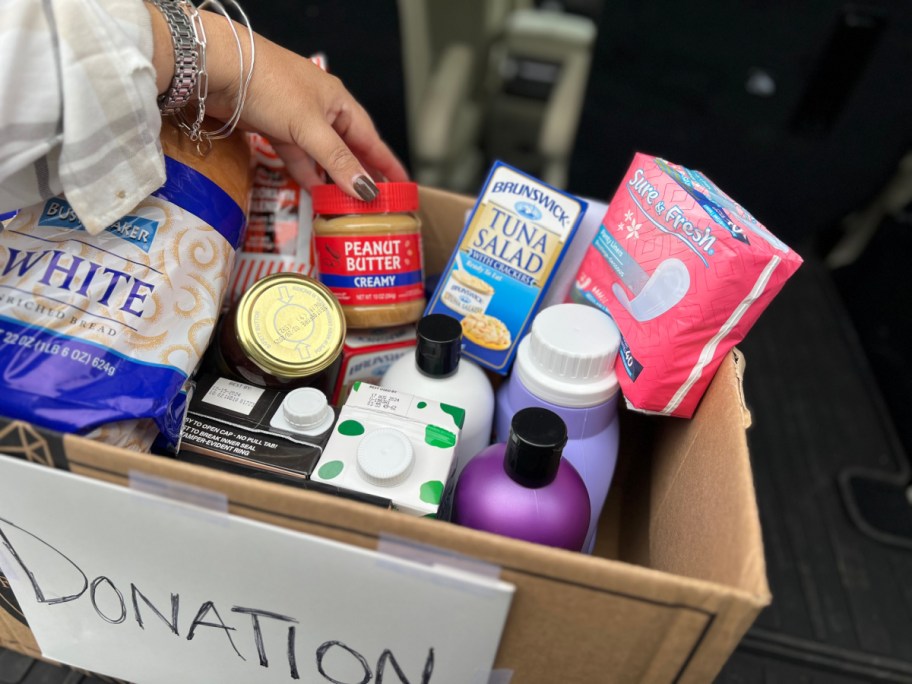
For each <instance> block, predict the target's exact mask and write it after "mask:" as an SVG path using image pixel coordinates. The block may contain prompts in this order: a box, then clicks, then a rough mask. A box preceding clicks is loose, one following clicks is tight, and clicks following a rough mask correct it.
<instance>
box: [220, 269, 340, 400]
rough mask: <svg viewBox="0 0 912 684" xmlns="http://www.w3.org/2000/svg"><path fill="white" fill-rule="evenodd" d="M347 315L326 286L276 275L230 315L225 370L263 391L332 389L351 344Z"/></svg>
mask: <svg viewBox="0 0 912 684" xmlns="http://www.w3.org/2000/svg"><path fill="white" fill-rule="evenodd" d="M345 330H346V325H345V316H344V314H343V313H342V309H341V307H340V306H339V303H338V301H337V300H336V298H335V297H334V296H333V294H332V293H331V292H330V291H329V290H328V289H327V288H326V287H324V286H323V285H322V284H321V283H319V282H317V281H316V280H314V279H312V278H308V277H307V276H304V275H300V274H298V273H275V274H273V275H270V276H267V277H265V278H263V279H261V280H258V281H257V282H256V283H254V284H253V285H252V286H251V287H250V288H249V289H248V290H247V291H246V292H245V293H244V295H243V296H242V297H241V298H240V299H239V300H238V301H237V302H236V303H235V304H234V305H233V306H232V307H231V309H229V310H228V312H227V313H226V314H225V316H224V318H223V320H222V323H221V327H220V329H219V334H218V338H217V354H216V361H217V364H218V366H219V370H220V371H221V372H222V373H225V374H227V375H228V376H230V377H235V378H237V379H239V380H243V381H244V382H248V383H250V384H253V385H258V386H260V387H269V388H275V387H279V388H285V389H291V388H294V387H305V386H308V387H316V388H317V389H320V390H321V391H323V392H324V393H328V392H329V391H330V390H331V383H332V381H333V379H334V378H333V375H334V373H335V372H336V371H337V370H338V365H339V363H340V360H341V352H342V344H343V342H344V340H345Z"/></svg>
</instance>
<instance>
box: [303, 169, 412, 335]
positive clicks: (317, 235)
mask: <svg viewBox="0 0 912 684" xmlns="http://www.w3.org/2000/svg"><path fill="white" fill-rule="evenodd" d="M377 187H378V189H379V190H380V194H379V196H378V197H377V198H376V199H374V200H373V201H371V202H362V201H360V200H356V199H354V198H352V197H349V196H348V195H346V194H345V193H344V192H342V190H340V189H339V188H338V187H337V186H335V185H318V186H316V187H314V188H313V190H312V191H311V194H312V198H313V209H314V214H315V218H314V223H313V230H314V243H315V251H316V255H317V268H318V269H319V272H320V280H321V282H322V283H323V284H324V285H326V286H327V287H328V288H329V289H330V290H331V291H332V293H333V294H334V295H335V296H336V298H337V299H338V300H339V304H340V305H341V306H342V311H343V312H344V313H345V319H346V321H347V323H348V326H349V327H351V328H384V327H389V326H394V325H402V324H404V323H413V322H414V321H417V320H418V319H419V318H420V317H421V314H422V313H423V312H424V307H425V304H426V301H425V297H424V260H423V255H422V247H421V221H420V220H419V218H418V216H417V214H416V213H415V212H417V210H418V186H417V185H416V184H415V183H378V184H377Z"/></svg>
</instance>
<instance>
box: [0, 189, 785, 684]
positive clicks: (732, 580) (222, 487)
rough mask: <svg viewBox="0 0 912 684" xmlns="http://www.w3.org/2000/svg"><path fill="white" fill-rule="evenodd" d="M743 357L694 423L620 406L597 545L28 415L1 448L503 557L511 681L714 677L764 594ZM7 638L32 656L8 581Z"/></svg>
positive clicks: (437, 194) (441, 205)
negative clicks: (256, 471) (590, 550)
mask: <svg viewBox="0 0 912 684" xmlns="http://www.w3.org/2000/svg"><path fill="white" fill-rule="evenodd" d="M422 204H423V210H422V213H423V220H424V231H425V232H424V234H425V246H426V255H427V258H426V267H427V272H428V273H431V274H433V273H436V272H439V271H441V270H442V268H443V266H444V264H445V263H446V260H447V258H448V256H449V250H450V249H451V246H452V240H453V239H455V236H456V235H457V234H458V233H459V231H460V229H461V228H462V220H463V217H464V215H465V210H466V209H467V208H468V207H469V206H470V204H471V202H470V200H469V199H468V198H465V197H461V196H458V195H453V194H450V193H446V192H442V191H437V190H432V189H424V190H423V191H422ZM743 368H744V362H743V359H742V358H741V356H740V355H739V354H738V353H737V352H732V353H730V354H729V355H728V356H727V357H726V359H725V361H724V362H723V364H722V366H721V368H720V369H719V371H718V373H717V375H716V377H715V379H714V380H713V382H712V384H711V385H710V387H709V389H708V391H707V393H706V395H705V396H704V398H703V401H702V403H701V405H700V407H699V409H698V410H697V413H696V415H695V417H694V418H693V419H692V420H683V419H674V418H657V417H650V416H643V415H639V414H634V413H632V412H624V413H623V414H622V417H621V435H622V437H621V457H620V461H619V465H618V470H617V474H616V477H615V485H614V486H613V488H612V491H611V494H610V496H609V501H608V504H607V506H606V508H605V513H604V515H603V518H602V521H601V526H600V531H599V537H598V544H597V548H596V555H595V556H592V557H590V556H586V555H583V554H579V553H571V552H568V551H563V550H558V549H551V548H547V547H543V546H539V545H535V544H530V543H527V542H522V541H517V540H512V539H507V538H504V537H499V536H496V535H492V534H488V533H485V532H479V531H475V530H470V529H465V528H460V527H457V526H455V525H451V524H448V523H444V522H440V521H436V520H428V519H424V518H415V517H412V516H408V515H404V514H401V513H396V512H393V511H386V510H380V509H377V508H375V507H371V506H366V505H363V504H360V503H357V502H352V501H347V500H343V499H337V498H333V497H328V496H326V495H322V494H318V493H314V492H309V491H303V490H299V489H295V488H293V487H290V486H285V485H279V484H274V483H269V482H261V481H255V480H251V479H247V478H243V477H241V476H238V475H233V474H229V473H223V472H219V471H216V470H210V469H206V468H203V467H200V466H194V465H190V464H185V463H179V462H176V461H172V460H169V459H166V458H160V457H154V456H148V455H144V454H138V453H133V452H127V451H123V450H119V449H116V448H112V447H108V446H106V445H102V444H98V443H95V442H91V441H88V440H86V439H82V438H79V437H74V436H70V435H67V436H62V435H57V434H52V433H49V432H46V431H43V430H38V429H36V428H35V427H33V426H30V425H27V424H23V423H6V424H4V425H2V426H0V452H2V453H5V454H8V455H9V456H11V457H13V458H24V459H28V460H30V461H34V462H37V463H43V464H45V465H47V466H49V467H55V468H61V469H67V470H70V471H72V473H74V474H79V475H83V476H88V477H91V478H96V479H100V480H104V481H107V482H111V483H115V484H118V485H123V486H127V485H128V484H129V478H130V476H131V474H135V473H137V472H138V473H144V474H149V475H153V476H157V477H160V478H166V479H170V480H176V481H179V482H183V483H188V484H191V485H195V486H197V487H202V488H206V489H210V490H215V491H218V492H222V493H224V495H225V496H226V497H227V499H228V504H229V510H230V512H231V513H234V514H237V515H240V516H245V517H249V518H252V519H255V520H258V521H262V522H266V523H271V524H274V525H278V526H282V527H286V528H290V529H294V530H299V531H302V532H306V533H309V534H315V535H320V536H322V537H325V538H329V539H333V540H336V541H339V542H342V543H344V544H350V545H354V546H358V547H363V548H370V549H373V548H376V547H377V545H378V542H379V540H380V538H381V536H386V535H394V536H397V537H402V538H406V539H409V540H413V541H415V542H417V543H423V544H428V545H430V546H434V547H438V548H443V549H447V550H451V551H454V552H457V553H461V554H465V555H467V556H471V557H475V558H478V559H481V560H483V561H486V562H489V563H492V564H495V565H498V566H500V568H501V578H502V579H503V580H505V581H507V582H511V583H513V584H515V586H516V594H515V597H514V599H513V603H512V607H511V610H510V614H509V618H508V620H507V624H506V628H505V630H504V633H503V636H502V639H501V642H500V648H499V651H498V655H497V659H496V664H495V667H497V668H504V669H508V670H512V671H513V678H512V680H511V681H513V682H515V683H517V684H535V683H538V682H541V683H543V684H555V683H558V682H560V683H563V682H567V683H576V682H580V683H582V682H649V683H650V684H661V683H662V682H681V683H682V684H687V683H694V682H711V681H712V680H713V678H714V677H715V675H716V674H717V673H718V671H719V670H720V668H721V667H722V665H723V664H724V663H725V661H726V659H727V658H728V656H729V655H730V654H731V652H732V651H733V650H734V648H735V646H736V645H737V644H738V641H739V640H740V638H741V637H742V635H743V634H744V633H745V631H746V630H747V629H748V627H749V626H750V625H751V623H752V622H753V621H754V618H755V617H756V616H757V614H758V613H759V612H760V610H761V609H762V608H763V607H764V606H766V605H767V604H768V603H769V601H770V593H769V588H768V585H767V580H766V572H765V564H764V556H763V546H762V540H761V534H760V524H759V517H758V512H757V505H756V500H755V495H754V487H753V480H752V475H751V470H750V462H749V458H748V451H747V441H746V435H745V430H746V428H747V427H748V426H749V424H750V417H749V414H748V412H747V411H746V410H745V408H744V403H743V397H742V392H741V374H742V371H743ZM123 514H124V515H129V511H124V512H123ZM365 580H366V581H369V577H366V578H365ZM0 646H3V647H6V648H11V649H14V650H17V651H20V652H22V653H26V654H28V655H31V656H34V657H40V651H39V648H38V645H37V643H36V641H35V639H34V637H33V635H32V633H31V632H30V630H29V629H28V626H27V625H26V624H25V622H24V619H23V618H22V617H21V615H20V614H18V611H17V610H16V606H15V598H14V597H13V596H12V595H11V593H10V592H9V591H8V590H6V589H5V588H4V585H3V583H2V581H0ZM441 681H442V680H441ZM447 684H448V683H447ZM453 684H463V683H453Z"/></svg>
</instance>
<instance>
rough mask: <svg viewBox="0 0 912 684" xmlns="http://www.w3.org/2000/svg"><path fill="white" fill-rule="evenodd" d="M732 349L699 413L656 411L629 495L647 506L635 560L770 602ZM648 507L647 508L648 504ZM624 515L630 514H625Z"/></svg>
mask: <svg viewBox="0 0 912 684" xmlns="http://www.w3.org/2000/svg"><path fill="white" fill-rule="evenodd" d="M738 356H740V355H739V354H737V353H735V352H732V353H730V354H729V355H728V356H727V357H726V358H725V360H724V361H723V363H722V365H721V366H720V368H719V371H718V372H717V373H716V377H715V378H714V379H713V382H712V383H711V384H710V386H709V389H708V390H707V392H706V395H705V396H704V397H703V401H702V402H701V404H700V407H699V409H698V410H697V413H696V414H695V416H694V417H693V418H692V419H689V420H688V419H681V418H649V419H645V418H642V417H638V418H639V419H640V420H650V421H652V423H651V425H652V426H653V429H655V430H656V431H657V434H656V435H655V440H654V444H653V447H654V449H653V452H652V454H651V468H650V469H649V471H650V472H649V473H648V474H644V475H643V477H642V478H641V479H640V480H635V481H634V482H633V483H631V485H632V486H631V489H630V491H629V492H628V493H627V497H628V498H633V499H634V500H636V501H637V502H638V504H637V505H638V507H639V508H641V509H642V508H646V509H648V513H647V514H646V515H642V514H639V515H636V516H635V519H637V520H640V521H644V520H645V521H648V525H643V526H636V527H635V533H636V535H637V538H636V539H635V540H633V541H631V540H630V539H629V536H630V534H633V533H634V531H633V530H631V531H630V532H628V533H627V534H628V543H627V545H626V546H625V549H626V552H627V553H629V554H630V555H632V556H633V558H631V560H633V561H634V562H637V563H641V564H644V565H647V566H649V567H652V568H656V569H659V570H663V571H665V572H671V573H674V574H677V575H684V576H686V577H693V578H696V579H701V580H706V581H710V582H714V583H719V584H723V585H726V586H729V587H732V588H735V589H737V590H739V591H742V592H744V593H746V594H748V595H749V596H751V597H753V598H754V600H755V601H756V602H757V604H759V605H766V604H767V603H769V601H770V591H769V585H768V583H767V577H766V564H765V559H764V554H763V539H762V535H761V532H760V522H759V513H758V510H757V501H756V495H755V491H754V482H753V474H752V472H751V468H750V458H749V455H748V449H747V435H746V433H745V431H744V425H745V420H746V418H745V416H748V417H749V415H750V414H749V413H747V411H746V409H745V408H744V403H743V393H742V390H741V371H742V370H743V364H742V363H740V362H739V359H738V358H737V357H738ZM644 512H645V511H644ZM624 518H625V519H626V518H628V516H627V515H626V513H625V515H624Z"/></svg>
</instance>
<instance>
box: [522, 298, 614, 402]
mask: <svg viewBox="0 0 912 684" xmlns="http://www.w3.org/2000/svg"><path fill="white" fill-rule="evenodd" d="M620 344H621V334H620V332H618V329H617V326H616V325H615V324H614V321H613V320H611V317H610V316H608V315H607V314H605V313H602V312H601V311H599V310H598V309H595V308H593V307H591V306H586V305H585V304H558V305H556V306H551V307H548V308H547V309H542V310H541V311H540V312H539V313H538V315H537V316H536V317H535V320H534V321H532V329H531V330H530V331H529V334H528V335H526V336H525V337H524V338H523V339H522V341H521V342H520V343H519V348H518V349H517V352H516V365H515V366H514V369H513V372H514V373H516V375H517V376H518V378H519V380H520V381H521V382H522V384H523V385H525V387H526V389H527V390H529V391H530V392H531V393H532V394H534V395H535V396H537V397H539V398H540V399H544V400H545V401H547V402H550V403H552V404H556V405H557V406H567V407H571V408H585V407H589V406H598V405H599V404H602V403H604V402H606V401H608V400H609V399H611V397H613V396H614V395H615V393H617V391H618V381H617V376H616V375H615V373H614V362H615V359H616V358H617V353H618V347H619V346H620Z"/></svg>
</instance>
